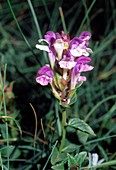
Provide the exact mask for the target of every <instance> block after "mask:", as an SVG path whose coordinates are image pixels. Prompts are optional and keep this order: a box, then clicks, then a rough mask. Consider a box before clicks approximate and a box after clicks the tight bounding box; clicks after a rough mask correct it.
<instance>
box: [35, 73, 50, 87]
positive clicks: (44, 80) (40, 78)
mask: <svg viewBox="0 0 116 170" xmlns="http://www.w3.org/2000/svg"><path fill="white" fill-rule="evenodd" d="M50 81H51V79H50V78H49V77H47V76H45V75H41V76H38V77H37V78H36V82H37V83H39V84H41V85H42V86H47V85H48V83H49V82H50Z"/></svg>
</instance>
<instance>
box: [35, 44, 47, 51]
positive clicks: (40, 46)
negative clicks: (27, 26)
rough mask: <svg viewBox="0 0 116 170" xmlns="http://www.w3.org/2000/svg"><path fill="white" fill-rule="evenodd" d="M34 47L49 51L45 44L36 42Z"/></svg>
mask: <svg viewBox="0 0 116 170" xmlns="http://www.w3.org/2000/svg"><path fill="white" fill-rule="evenodd" d="M36 48H37V49H39V50H43V51H47V52H49V47H48V46H47V45H39V44H36Z"/></svg>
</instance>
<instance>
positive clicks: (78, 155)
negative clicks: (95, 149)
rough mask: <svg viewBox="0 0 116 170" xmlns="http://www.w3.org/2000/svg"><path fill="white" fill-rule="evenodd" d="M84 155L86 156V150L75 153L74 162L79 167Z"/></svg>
mask: <svg viewBox="0 0 116 170" xmlns="http://www.w3.org/2000/svg"><path fill="white" fill-rule="evenodd" d="M86 156H87V152H80V153H79V154H76V155H75V159H76V164H77V165H78V166H79V168H80V167H81V165H82V163H83V162H84V160H85V158H86Z"/></svg>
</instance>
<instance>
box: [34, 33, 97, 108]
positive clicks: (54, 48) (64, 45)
mask: <svg viewBox="0 0 116 170" xmlns="http://www.w3.org/2000/svg"><path fill="white" fill-rule="evenodd" d="M44 38H45V39H40V40H39V43H41V42H45V43H46V45H41V44H36V48H38V49H40V50H43V51H46V52H48V57H49V61H50V65H48V64H47V65H45V66H43V67H42V68H41V69H40V70H39V71H38V73H37V77H36V81H37V83H39V84H41V85H42V86H46V85H48V83H50V85H51V88H52V92H53V94H54V96H55V97H56V98H57V99H58V100H59V101H60V104H61V105H63V106H68V105H71V104H73V103H74V102H75V100H74V96H75V95H76V90H77V88H78V87H80V86H81V84H82V83H83V82H84V81H86V77H85V76H82V72H86V71H91V70H92V69H93V68H94V67H93V66H90V65H88V63H89V62H90V61H91V58H90V57H89V55H90V53H92V50H91V49H90V48H88V45H89V39H90V38H91V34H90V33H89V32H82V33H81V34H80V35H79V37H75V38H73V39H72V40H71V39H70V36H69V35H66V34H65V33H64V32H63V31H62V32H61V34H59V33H54V32H52V31H48V32H47V33H46V34H45V36H44Z"/></svg>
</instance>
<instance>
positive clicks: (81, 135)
mask: <svg viewBox="0 0 116 170" xmlns="http://www.w3.org/2000/svg"><path fill="white" fill-rule="evenodd" d="M77 136H78V139H79V141H80V142H81V143H82V144H85V143H86V142H87V139H88V137H89V134H87V133H85V132H82V131H80V130H77Z"/></svg>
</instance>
